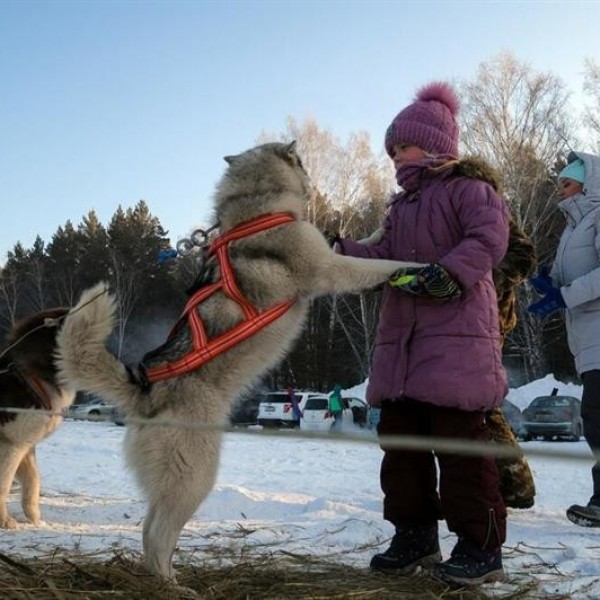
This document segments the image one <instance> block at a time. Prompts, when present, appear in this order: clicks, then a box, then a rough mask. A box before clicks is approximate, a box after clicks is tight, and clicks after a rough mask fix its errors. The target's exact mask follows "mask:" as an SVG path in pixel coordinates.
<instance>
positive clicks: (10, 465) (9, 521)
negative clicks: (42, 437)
mask: <svg viewBox="0 0 600 600" xmlns="http://www.w3.org/2000/svg"><path fill="white" fill-rule="evenodd" d="M26 452H27V447H22V446H14V445H13V444H10V443H7V442H0V528H2V529H15V528H16V527H17V521H16V520H15V519H14V518H13V517H11V516H10V515H9V514H8V494H9V493H10V486H11V484H12V482H13V479H14V478H15V473H16V472H17V468H18V467H19V464H20V463H21V460H22V458H23V456H24V455H25V454H26Z"/></svg>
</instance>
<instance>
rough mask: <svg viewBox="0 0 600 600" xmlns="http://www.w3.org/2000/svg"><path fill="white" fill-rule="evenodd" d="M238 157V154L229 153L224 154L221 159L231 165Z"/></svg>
mask: <svg viewBox="0 0 600 600" xmlns="http://www.w3.org/2000/svg"><path fill="white" fill-rule="evenodd" d="M238 158H239V154H238V155H233V154H232V155H230V156H224V157H223V160H224V161H225V162H226V163H227V164H228V165H232V164H234V163H235V161H236V160H237V159H238Z"/></svg>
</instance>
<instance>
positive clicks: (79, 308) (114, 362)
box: [56, 283, 141, 412]
mask: <svg viewBox="0 0 600 600" xmlns="http://www.w3.org/2000/svg"><path fill="white" fill-rule="evenodd" d="M116 309H117V305H116V301H115V298H114V296H113V295H112V294H109V292H108V286H107V284H105V283H99V284H97V285H95V286H94V287H92V288H89V289H87V290H85V291H84V292H83V294H82V295H81V298H80V299H79V302H78V303H77V305H76V306H75V307H73V308H72V309H71V310H70V311H69V313H68V314H67V316H66V317H65V319H64V321H63V324H62V327H61V328H60V331H59V333H58V336H57V351H56V365H57V368H58V376H59V380H60V381H61V383H62V384H63V385H65V387H67V388H70V389H74V390H81V391H86V392H91V393H93V394H97V395H98V396H101V397H103V398H105V399H106V400H114V401H115V402H116V403H117V404H119V405H120V406H122V407H123V408H124V409H125V410H126V411H129V410H132V409H133V412H135V407H136V405H137V404H138V402H139V400H140V396H141V388H140V387H139V386H138V385H137V384H136V383H134V382H133V381H132V380H131V378H130V375H129V373H128V371H127V369H126V368H125V365H124V364H123V363H122V362H121V361H120V360H118V359H117V358H116V357H115V356H114V355H113V354H111V353H110V352H109V351H108V350H107V348H106V342H107V339H108V337H109V336H110V334H111V332H112V330H113V327H114V325H115V321H116V315H115V313H116Z"/></svg>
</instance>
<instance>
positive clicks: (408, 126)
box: [385, 81, 458, 157]
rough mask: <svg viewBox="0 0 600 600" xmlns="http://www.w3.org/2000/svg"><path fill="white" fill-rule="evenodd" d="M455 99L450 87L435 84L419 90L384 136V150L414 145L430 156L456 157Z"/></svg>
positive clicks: (456, 99) (439, 83)
mask: <svg viewBox="0 0 600 600" xmlns="http://www.w3.org/2000/svg"><path fill="white" fill-rule="evenodd" d="M457 112H458V98H457V97H456V93H455V91H454V89H453V88H452V86H451V85H450V84H448V83H445V82H443V81H434V82H432V83H429V84H428V85H426V86H424V87H422V88H421V89H420V90H419V91H418V93H417V96H416V98H415V101H414V102H413V103H412V104H409V105H408V106H407V107H406V108H405V109H404V110H401V111H400V112H399V113H398V115H397V116H396V118H395V119H394V120H393V121H392V123H391V125H390V126H389V127H388V128H387V131H386V132H385V149H386V151H387V153H388V154H389V155H390V156H391V153H392V147H393V146H394V144H414V145H415V146H419V148H421V149H422V150H425V152H428V153H430V154H436V155H439V154H451V155H452V156H456V157H458V124H457V122H456V114H457Z"/></svg>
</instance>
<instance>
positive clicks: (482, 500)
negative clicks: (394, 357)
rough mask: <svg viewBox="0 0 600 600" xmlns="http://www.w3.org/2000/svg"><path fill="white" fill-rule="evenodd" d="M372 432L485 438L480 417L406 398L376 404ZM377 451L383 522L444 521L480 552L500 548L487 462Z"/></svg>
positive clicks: (499, 507) (497, 505) (496, 487)
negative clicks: (376, 422)
mask: <svg viewBox="0 0 600 600" xmlns="http://www.w3.org/2000/svg"><path fill="white" fill-rule="evenodd" d="M377 431H378V433H379V435H411V436H426V437H427V436H429V437H439V438H448V439H467V440H475V441H489V439H490V437H489V432H488V430H487V427H486V424H485V413H484V412H479V411H476V412H467V411H464V410H459V409H455V408H443V407H439V406H434V405H433V404H428V403H425V402H417V401H415V400H411V399H409V398H403V399H398V400H393V401H391V400H388V401H384V402H383V403H382V405H381V418H380V421H379V425H378V429H377ZM382 449H383V451H384V456H383V460H382V463H381V489H382V490H383V493H384V496H385V497H384V508H383V516H384V518H385V519H386V520H387V521H390V522H391V523H393V524H394V525H396V526H401V525H402V524H403V523H411V522H420V523H424V524H425V523H433V522H435V521H436V520H438V519H445V520H446V522H447V524H448V528H449V529H450V531H453V532H454V533H456V534H457V535H458V536H459V537H464V538H467V539H468V540H469V541H471V542H472V543H474V544H476V545H477V546H479V547H480V548H488V549H492V548H498V547H500V546H502V544H503V543H504V541H505V540H506V508H505V506H504V502H503V500H502V496H501V494H500V477H499V474H498V468H497V467H496V461H495V459H494V458H493V457H491V456H468V455H467V456H465V455H458V454H445V453H438V454H436V455H434V453H433V452H432V451H409V450H403V449H391V448H390V449H386V448H385V447H384V446H382ZM436 458H437V461H438V465H439V473H440V477H439V494H438V489H437V488H438V486H437V480H438V478H437V472H436V464H435V459H436Z"/></svg>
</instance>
